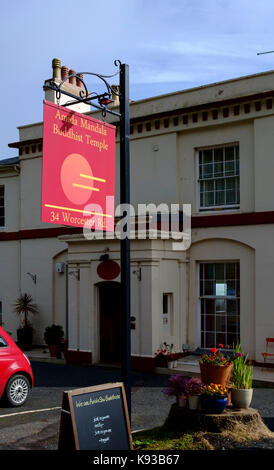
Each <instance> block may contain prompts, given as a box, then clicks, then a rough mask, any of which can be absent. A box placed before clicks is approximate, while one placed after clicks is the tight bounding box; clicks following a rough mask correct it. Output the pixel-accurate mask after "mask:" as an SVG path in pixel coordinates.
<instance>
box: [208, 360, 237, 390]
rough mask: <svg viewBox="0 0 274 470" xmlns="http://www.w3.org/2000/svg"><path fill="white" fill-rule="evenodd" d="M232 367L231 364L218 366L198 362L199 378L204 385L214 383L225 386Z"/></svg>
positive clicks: (227, 383)
mask: <svg viewBox="0 0 274 470" xmlns="http://www.w3.org/2000/svg"><path fill="white" fill-rule="evenodd" d="M232 368H233V364H230V365H229V366H219V365H212V364H203V363H202V362H200V371H201V380H202V382H203V383H204V384H206V385H209V384H211V383H214V384H219V385H222V386H223V387H227V386H228V385H229V381H230V377H231V372H232Z"/></svg>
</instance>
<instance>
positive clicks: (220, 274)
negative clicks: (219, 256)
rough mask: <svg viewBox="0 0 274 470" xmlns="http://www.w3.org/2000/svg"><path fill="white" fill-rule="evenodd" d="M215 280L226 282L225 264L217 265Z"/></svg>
mask: <svg viewBox="0 0 274 470" xmlns="http://www.w3.org/2000/svg"><path fill="white" fill-rule="evenodd" d="M215 279H219V280H224V279H225V265H224V263H216V264H215Z"/></svg>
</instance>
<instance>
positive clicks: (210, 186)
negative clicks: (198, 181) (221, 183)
mask: <svg viewBox="0 0 274 470" xmlns="http://www.w3.org/2000/svg"><path fill="white" fill-rule="evenodd" d="M203 190H204V191H214V180H208V181H204V186H203Z"/></svg>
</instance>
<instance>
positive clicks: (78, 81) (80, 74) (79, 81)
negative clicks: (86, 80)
mask: <svg viewBox="0 0 274 470" xmlns="http://www.w3.org/2000/svg"><path fill="white" fill-rule="evenodd" d="M77 75H79V77H80V78H82V79H83V74H82V73H78V74H77ZM76 85H77V86H80V87H82V86H83V83H82V82H81V80H79V78H76Z"/></svg>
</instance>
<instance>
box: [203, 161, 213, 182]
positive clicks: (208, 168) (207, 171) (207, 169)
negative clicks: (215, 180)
mask: <svg viewBox="0 0 274 470" xmlns="http://www.w3.org/2000/svg"><path fill="white" fill-rule="evenodd" d="M203 172H204V178H212V176H213V163H206V164H205V165H204V170H203Z"/></svg>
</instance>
